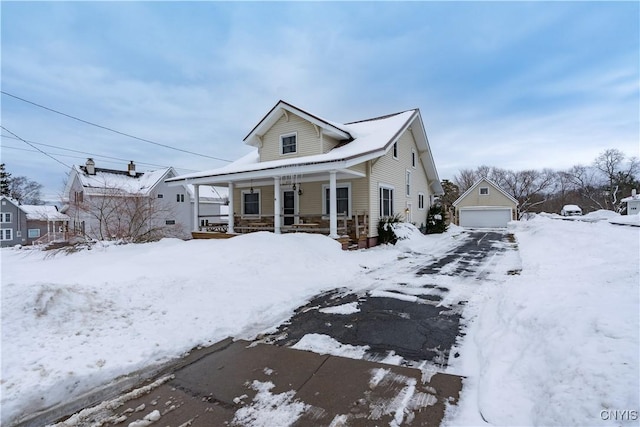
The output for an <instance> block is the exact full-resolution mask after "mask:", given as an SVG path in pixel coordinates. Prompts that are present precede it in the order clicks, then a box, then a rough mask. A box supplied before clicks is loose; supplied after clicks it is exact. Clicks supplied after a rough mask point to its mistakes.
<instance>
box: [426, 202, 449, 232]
mask: <svg viewBox="0 0 640 427" xmlns="http://www.w3.org/2000/svg"><path fill="white" fill-rule="evenodd" d="M446 219H447V214H446V212H445V210H444V206H442V205H439V204H438V205H433V206H431V207H430V208H429V212H428V213H427V226H426V231H427V233H426V234H436V233H444V232H445V231H447V222H446Z"/></svg>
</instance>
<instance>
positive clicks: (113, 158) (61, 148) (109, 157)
mask: <svg viewBox="0 0 640 427" xmlns="http://www.w3.org/2000/svg"><path fill="white" fill-rule="evenodd" d="M0 136H1V137H2V138H8V139H19V138H15V137H13V136H9V135H0ZM28 142H30V143H31V144H35V145H41V146H44V147H50V148H56V149H58V150H64V151H71V152H73V153H80V154H86V155H88V156H91V157H93V158H103V159H112V160H120V161H123V162H129V160H130V159H123V158H120V157H113V156H105V155H102V154H95V153H89V152H88V151H80V150H73V149H71V148H64V147H59V146H57V145H51V144H45V143H42V142H35V141H28ZM3 147H4V148H13V149H14V150H26V149H24V148H16V147H7V146H6V145H5V146H3ZM26 151H32V152H33V150H26ZM49 154H55V155H58V156H62V157H69V158H75V159H84V157H79V156H70V155H67V154H59V153H49ZM112 163H115V162H112ZM136 163H137V164H139V165H147V166H156V167H160V168H168V167H169V166H165V165H158V164H155V163H145V162H138V161H136ZM174 168H175V169H180V170H185V171H193V172H197V171H196V170H195V169H187V168H179V167H174Z"/></svg>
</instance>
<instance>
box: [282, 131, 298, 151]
mask: <svg viewBox="0 0 640 427" xmlns="http://www.w3.org/2000/svg"><path fill="white" fill-rule="evenodd" d="M291 136H294V137H295V138H296V149H295V150H294V151H291V152H288V153H285V152H284V146H283V145H282V140H283V139H284V138H289V137H291ZM291 154H298V132H289V133H284V134H282V135H280V155H281V156H288V155H291Z"/></svg>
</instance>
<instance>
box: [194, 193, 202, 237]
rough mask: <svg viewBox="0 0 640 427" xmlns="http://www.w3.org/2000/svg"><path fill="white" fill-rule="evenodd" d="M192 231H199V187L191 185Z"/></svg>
mask: <svg viewBox="0 0 640 427" xmlns="http://www.w3.org/2000/svg"><path fill="white" fill-rule="evenodd" d="M193 231H200V185H199V184H193Z"/></svg>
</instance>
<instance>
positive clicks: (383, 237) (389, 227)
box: [378, 214, 403, 245]
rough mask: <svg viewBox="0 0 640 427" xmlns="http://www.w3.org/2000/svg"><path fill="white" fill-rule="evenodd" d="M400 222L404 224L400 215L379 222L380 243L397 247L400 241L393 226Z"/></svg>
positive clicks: (386, 217) (384, 218)
mask: <svg viewBox="0 0 640 427" xmlns="http://www.w3.org/2000/svg"><path fill="white" fill-rule="evenodd" d="M400 222H403V220H402V217H401V216H400V214H395V215H393V216H383V217H382V218H380V221H378V243H380V244H383V243H391V244H392V245H395V244H396V242H397V241H398V236H396V233H394V232H393V224H398V223H400Z"/></svg>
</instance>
